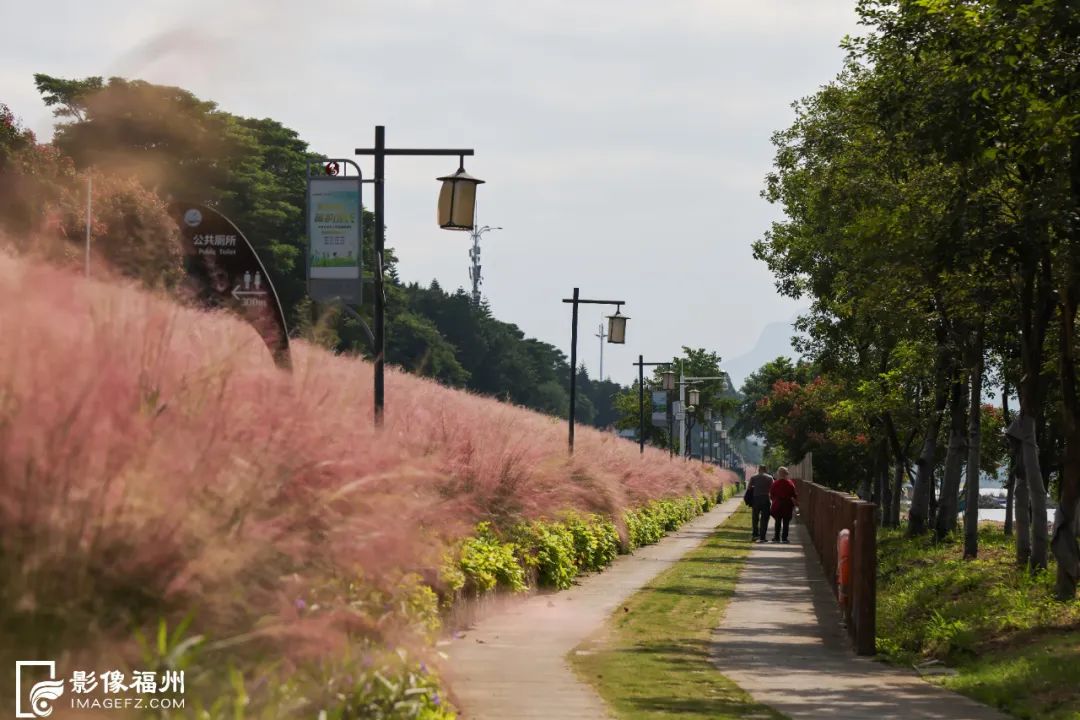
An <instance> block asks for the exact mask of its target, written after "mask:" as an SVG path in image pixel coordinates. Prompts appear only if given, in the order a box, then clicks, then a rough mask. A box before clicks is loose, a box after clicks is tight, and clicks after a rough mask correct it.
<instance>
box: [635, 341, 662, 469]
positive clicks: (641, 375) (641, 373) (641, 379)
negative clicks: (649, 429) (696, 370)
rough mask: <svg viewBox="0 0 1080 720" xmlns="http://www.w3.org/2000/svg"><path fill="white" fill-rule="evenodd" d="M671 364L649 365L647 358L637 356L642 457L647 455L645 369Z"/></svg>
mask: <svg viewBox="0 0 1080 720" xmlns="http://www.w3.org/2000/svg"><path fill="white" fill-rule="evenodd" d="M670 364H671V363H666V362H648V363H647V362H645V357H644V356H643V355H638V356H637V362H636V363H634V365H637V369H638V373H637V376H638V416H639V420H640V422H639V428H638V445H639V446H640V448H641V454H642V455H644V454H645V367H646V366H649V367H653V366H656V365H670ZM664 389H665V390H667V389H668V388H664Z"/></svg>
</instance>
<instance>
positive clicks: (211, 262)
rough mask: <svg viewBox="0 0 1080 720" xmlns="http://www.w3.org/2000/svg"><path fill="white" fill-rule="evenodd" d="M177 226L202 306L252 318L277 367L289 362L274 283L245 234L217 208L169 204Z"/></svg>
mask: <svg viewBox="0 0 1080 720" xmlns="http://www.w3.org/2000/svg"><path fill="white" fill-rule="evenodd" d="M170 212H171V214H172V216H173V217H174V218H176V222H177V224H178V225H179V227H180V235H181V237H182V238H183V244H184V252H185V257H184V268H185V270H186V271H187V276H188V284H189V286H190V288H191V291H192V293H193V294H194V296H195V297H196V298H197V299H198V300H199V302H200V303H202V305H203V306H204V307H210V308H225V309H228V310H231V311H232V312H234V313H236V314H237V315H239V316H240V317H242V318H244V319H245V320H247V321H248V322H249V323H251V324H252V325H253V326H254V327H255V329H256V330H257V331H258V332H259V334H260V335H261V336H262V339H263V341H264V342H265V343H266V345H267V347H269V348H270V352H271V353H272V354H273V356H274V362H276V363H277V364H278V365H279V366H282V367H289V362H290V361H289V331H288V328H287V327H286V325H285V315H284V313H282V311H281V303H280V302H279V301H278V296H277V293H276V292H275V291H274V286H273V285H272V284H271V283H270V278H269V276H268V275H267V274H266V268H265V267H263V264H262V262H261V261H260V260H259V256H258V255H257V254H256V253H255V249H254V248H253V247H251V243H249V242H248V241H247V238H245V237H244V235H243V233H241V232H240V230H238V229H237V227H236V226H235V225H233V224H232V222H231V221H230V220H229V219H228V218H226V217H225V216H224V215H222V214H221V213H219V212H218V211H217V210H214V209H212V208H209V207H206V206H205V205H199V204H198V203H186V202H178V203H173V205H172V206H171V207H170Z"/></svg>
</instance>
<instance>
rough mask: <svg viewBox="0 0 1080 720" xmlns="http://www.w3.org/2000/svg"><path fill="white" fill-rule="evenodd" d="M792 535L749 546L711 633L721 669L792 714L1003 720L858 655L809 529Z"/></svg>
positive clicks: (847, 719) (850, 719) (795, 529)
mask: <svg viewBox="0 0 1080 720" xmlns="http://www.w3.org/2000/svg"><path fill="white" fill-rule="evenodd" d="M769 534H770V536H771V535H772V528H771V527H770V528H769ZM747 541H748V542H749V539H748V540H747ZM791 541H792V544H790V545H780V544H776V545H774V544H772V543H768V544H765V545H755V546H754V550H753V551H752V552H751V553H750V557H749V558H748V559H747V563H746V566H745V568H744V569H743V572H742V575H741V576H740V578H739V582H738V584H737V585H736V587H735V594H734V596H733V597H732V598H731V600H730V603H729V604H728V607H727V612H726V614H725V615H724V622H723V624H722V625H721V626H720V628H719V630H718V631H717V633H716V648H715V662H716V665H717V667H719V669H720V671H721V672H722V673H723V674H724V675H726V676H727V677H729V678H731V679H732V680H733V681H735V682H736V683H737V684H738V685H739V686H740V687H741V688H743V689H744V690H746V691H747V692H749V693H750V694H751V695H752V696H753V697H754V699H755V700H756V701H758V702H760V703H762V704H765V705H769V706H771V707H773V708H776V709H777V710H779V711H780V712H782V713H784V714H785V715H788V716H789V717H791V718H792V719H793V720H802V718H813V719H814V720H819V719H820V718H830V717H832V718H843V719H844V720H911V719H914V718H933V719H935V720H938V719H940V720H945V719H948V720H1007V716H1006V715H1003V714H1001V713H999V712H998V711H996V710H993V709H991V708H988V707H986V706H984V705H980V704H978V703H976V702H974V701H972V700H969V699H968V698H965V697H963V696H961V695H958V694H956V693H953V692H950V691H948V690H945V689H943V688H939V687H937V686H935V685H931V684H930V683H928V682H926V681H924V680H922V679H921V678H919V677H918V676H917V675H916V674H915V673H914V672H906V671H904V670H903V669H900V668H895V667H890V666H887V665H883V664H881V663H878V662H875V661H873V660H869V659H867V658H860V657H856V656H855V655H854V654H853V653H852V652H851V650H850V649H849V647H850V646H849V644H848V641H847V636H846V634H845V631H844V630H843V628H841V626H840V620H841V618H840V612H839V610H838V608H837V606H836V601H835V600H834V599H833V595H832V590H831V589H830V587H829V585H828V583H827V582H826V580H825V577H824V574H823V572H822V570H821V565H820V563H819V562H818V558H817V553H816V552H815V550H814V547H813V544H812V543H811V542H810V540H809V537H808V535H807V533H806V532H805V529H804V528H803V527H801V526H792V528H791Z"/></svg>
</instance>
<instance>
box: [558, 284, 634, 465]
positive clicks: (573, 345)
mask: <svg viewBox="0 0 1080 720" xmlns="http://www.w3.org/2000/svg"><path fill="white" fill-rule="evenodd" d="M563 302H564V303H571V304H572V305H573V306H574V310H573V313H572V319H571V321H570V440H569V443H570V454H573V453H574V413H576V412H577V319H578V305H583V304H584V305H615V306H616V311H615V315H614V316H612V317H609V318H608V342H609V343H619V344H622V343H624V342H626V321H627V320H628V319H629V318H627V317H625V316H623V315H620V314H619V311H618V308H619V307H622V306H623V305H625V304H626V301H625V300H585V299H584V298H582V297H581V294H580V291H579V289H578V288H574V296H573V297H572V298H563ZM615 316H618V317H619V318H620V320H619V322H618V324H619V328H618V330H619V339H618V340H613V339H612V338H611V335H613V334H614V330H615V324H614V323H612V322H611V320H612V318H614V317H615Z"/></svg>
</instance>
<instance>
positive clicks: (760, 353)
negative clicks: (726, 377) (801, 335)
mask: <svg viewBox="0 0 1080 720" xmlns="http://www.w3.org/2000/svg"><path fill="white" fill-rule="evenodd" d="M794 322H795V319H794V318H792V319H791V320H789V321H788V322H774V323H769V324H768V325H766V326H765V327H764V329H763V330H762V331H761V336H760V337H758V341H757V344H756V345H754V347H753V349H751V350H750V351H749V352H747V353H745V354H743V355H739V356H738V357H735V358H732V359H730V360H725V361H724V362H723V367H724V370H726V371H727V372H728V373H729V374H730V375H731V382H732V383H734V385H735V387H736V388H741V387H742V384H743V381H745V380H746V376H747V375H749V374H750V373H752V372H754V371H755V370H757V369H758V368H759V367H761V366H762V365H764V364H765V363H767V362H769V361H770V360H775V359H776V358H777V357H779V356H781V355H785V356H787V357H789V358H791V359H792V360H794V359H795V358H797V357H798V353H796V352H795V351H794V350H793V349H792V347H791V338H792V336H793V335H795V334H796V333H795V327H794Z"/></svg>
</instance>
